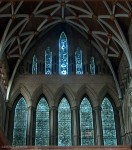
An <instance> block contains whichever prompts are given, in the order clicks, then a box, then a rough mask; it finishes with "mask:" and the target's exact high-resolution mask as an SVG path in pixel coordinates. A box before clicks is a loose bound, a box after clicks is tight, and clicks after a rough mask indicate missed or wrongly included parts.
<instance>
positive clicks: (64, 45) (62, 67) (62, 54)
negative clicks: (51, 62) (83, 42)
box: [59, 32, 68, 75]
mask: <svg viewBox="0 0 132 150" xmlns="http://www.w3.org/2000/svg"><path fill="white" fill-rule="evenodd" d="M59 74H60V75H67V74H68V42H67V36H66V34H65V32H62V33H61V35H60V38H59Z"/></svg>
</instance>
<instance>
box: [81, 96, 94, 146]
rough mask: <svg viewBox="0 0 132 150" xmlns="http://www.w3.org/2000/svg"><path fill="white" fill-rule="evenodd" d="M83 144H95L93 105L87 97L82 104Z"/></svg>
mask: <svg viewBox="0 0 132 150" xmlns="http://www.w3.org/2000/svg"><path fill="white" fill-rule="evenodd" d="M80 131H81V145H94V129H93V115H92V107H91V104H90V103H89V101H88V99H87V98H86V97H85V98H84V99H83V100H82V102H81V105H80Z"/></svg>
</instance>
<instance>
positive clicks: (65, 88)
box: [54, 84, 76, 107]
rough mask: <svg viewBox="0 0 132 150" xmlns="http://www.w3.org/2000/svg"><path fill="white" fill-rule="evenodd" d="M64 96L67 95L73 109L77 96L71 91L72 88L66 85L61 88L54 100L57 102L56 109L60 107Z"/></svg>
mask: <svg viewBox="0 0 132 150" xmlns="http://www.w3.org/2000/svg"><path fill="white" fill-rule="evenodd" d="M63 94H65V95H66V96H67V98H68V102H69V104H70V106H71V107H74V106H76V102H75V96H74V93H73V91H72V90H71V88H70V87H69V86H68V85H66V84H64V85H62V86H61V87H59V88H58V90H57V91H56V93H55V97H54V100H55V106H56V107H58V105H59V102H60V99H61V97H62V96H63Z"/></svg>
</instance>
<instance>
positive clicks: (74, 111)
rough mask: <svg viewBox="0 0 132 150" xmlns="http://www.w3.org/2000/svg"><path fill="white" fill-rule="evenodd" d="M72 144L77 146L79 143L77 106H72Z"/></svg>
mask: <svg viewBox="0 0 132 150" xmlns="http://www.w3.org/2000/svg"><path fill="white" fill-rule="evenodd" d="M71 114H72V145H73V146H77V145H80V140H79V131H80V130H79V127H80V126H79V109H78V107H72V109H71Z"/></svg>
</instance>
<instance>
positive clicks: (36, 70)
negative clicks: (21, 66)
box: [32, 55, 38, 74]
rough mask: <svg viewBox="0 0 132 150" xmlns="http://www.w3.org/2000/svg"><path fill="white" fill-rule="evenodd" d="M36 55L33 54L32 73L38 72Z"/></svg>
mask: <svg viewBox="0 0 132 150" xmlns="http://www.w3.org/2000/svg"><path fill="white" fill-rule="evenodd" d="M37 61H38V60H37V57H36V56H35V55H34V56H33V61H32V74H37V72H38V62H37Z"/></svg>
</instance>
